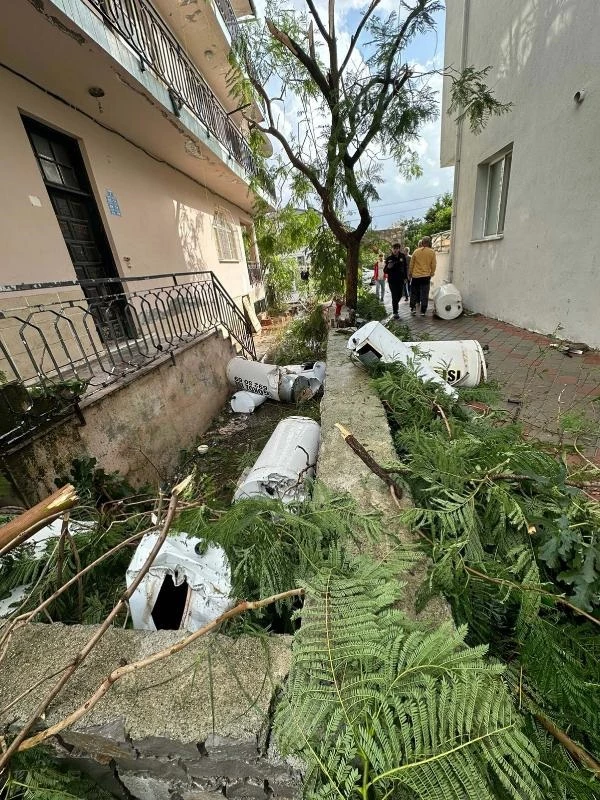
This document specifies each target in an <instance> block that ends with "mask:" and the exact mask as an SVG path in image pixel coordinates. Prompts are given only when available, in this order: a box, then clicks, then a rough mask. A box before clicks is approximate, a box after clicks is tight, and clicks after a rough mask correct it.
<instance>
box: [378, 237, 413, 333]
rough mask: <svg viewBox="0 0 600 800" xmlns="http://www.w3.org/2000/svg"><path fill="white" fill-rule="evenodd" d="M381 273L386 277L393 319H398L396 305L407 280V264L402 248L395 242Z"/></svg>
mask: <svg viewBox="0 0 600 800" xmlns="http://www.w3.org/2000/svg"><path fill="white" fill-rule="evenodd" d="M383 271H384V273H385V274H386V275H387V279H388V286H389V287H390V292H391V295H392V311H393V312H394V319H398V303H399V302H400V298H401V297H402V295H403V294H404V285H405V282H406V279H407V278H408V262H407V259H406V255H405V254H404V252H403V251H402V247H401V246H400V245H399V244H398V243H397V242H395V243H394V244H393V245H392V252H391V254H390V255H389V256H388V257H387V258H386V260H385V266H384V268H383Z"/></svg>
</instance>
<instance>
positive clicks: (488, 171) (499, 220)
mask: <svg viewBox="0 0 600 800" xmlns="http://www.w3.org/2000/svg"><path fill="white" fill-rule="evenodd" d="M512 161H513V144H512V142H511V144H510V145H507V146H506V147H504V148H503V149H502V150H501V151H499V152H498V153H496V154H495V155H494V156H492V157H491V158H489V159H487V160H486V161H482V162H481V163H480V164H479V165H478V176H477V186H476V191H475V210H474V216H473V235H472V238H471V241H472V242H486V241H494V240H496V239H502V238H503V237H504V230H505V228H506V209H507V206H508V193H509V190H510V178H511V172H512ZM496 164H501V165H502V166H501V175H500V187H499V192H498V202H497V205H496V206H495V211H494V212H493V213H494V215H495V226H494V229H493V231H490V232H489V233H488V232H487V230H488V222H489V221H490V208H489V206H490V189H491V179H492V168H493V167H494V166H495V165H496Z"/></svg>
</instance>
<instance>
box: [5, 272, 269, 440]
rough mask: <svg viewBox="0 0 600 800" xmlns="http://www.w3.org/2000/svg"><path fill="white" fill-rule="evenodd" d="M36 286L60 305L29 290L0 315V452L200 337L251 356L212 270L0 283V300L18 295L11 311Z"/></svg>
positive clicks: (242, 321) (242, 325)
mask: <svg viewBox="0 0 600 800" xmlns="http://www.w3.org/2000/svg"><path fill="white" fill-rule="evenodd" d="M167 281H168V285H166V284H167ZM123 284H131V289H130V290H128V291H125V290H124V288H123ZM40 289H43V290H45V292H46V293H48V292H57V291H58V292H60V299H59V298H58V295H56V297H57V299H56V301H55V302H54V301H53V302H40V304H39V305H34V304H33V303H35V295H31V294H30V295H29V296H27V301H26V302H27V305H25V307H21V308H13V309H11V310H0V371H1V372H2V373H3V374H2V375H0V450H2V449H6V448H7V447H9V446H10V445H13V444H15V443H16V442H18V441H19V440H20V439H22V438H24V437H27V436H30V435H31V434H32V433H34V432H35V431H36V430H37V429H39V428H40V427H42V426H44V425H46V424H47V423H48V422H49V421H52V420H54V419H56V418H58V417H60V416H61V415H64V414H70V413H73V411H76V412H77V411H78V403H79V401H80V400H81V398H82V397H83V396H84V395H85V396H90V395H93V394H95V393H97V392H99V391H101V390H102V389H104V388H105V387H107V386H110V385H111V384H114V383H117V382H118V381H121V380H123V378H125V377H126V376H128V375H131V374H132V373H135V372H139V371H140V370H141V369H143V368H144V367H146V366H147V365H149V364H152V363H153V362H155V361H157V360H159V359H162V358H164V357H165V355H167V356H168V355H169V354H170V355H171V357H174V356H173V354H174V353H175V352H176V351H177V350H178V349H179V348H180V347H182V346H184V345H186V344H188V343H192V342H193V341H194V340H197V339H198V338H199V337H200V336H201V335H202V334H205V333H207V332H210V331H214V330H222V331H224V332H226V333H227V334H228V335H229V336H230V337H231V339H232V341H233V342H234V343H237V344H238V345H239V347H240V349H241V351H242V352H243V354H244V355H245V356H247V357H251V358H255V357H256V351H255V349H254V341H253V338H252V331H251V328H250V326H249V324H248V322H247V321H246V318H245V317H244V315H243V313H242V312H241V311H240V310H239V308H238V306H237V305H236V304H235V303H234V301H233V300H232V298H231V297H230V296H229V294H228V293H227V292H226V291H225V289H224V288H223V286H222V284H221V283H220V281H219V280H218V278H217V277H216V276H215V275H214V274H213V273H212V272H197V273H175V274H170V275H158V276H149V277H143V278H130V279H125V278H120V279H105V280H96V281H91V280H90V281H61V282H57V283H43V284H21V285H19V286H11V287H0V298H2V299H3V300H5V299H6V297H7V296H8V297H11V296H12V295H11V293H13V292H15V291H18V292H19V294H20V296H19V297H16V296H15V297H14V301H15V302H14V305H15V306H17V305H18V303H19V302H25V301H24V299H23V293H26V292H28V291H32V290H40ZM70 295H75V296H73V297H71V296H70ZM46 296H47V295H46Z"/></svg>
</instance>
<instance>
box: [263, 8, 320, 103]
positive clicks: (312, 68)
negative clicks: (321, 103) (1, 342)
mask: <svg viewBox="0 0 600 800" xmlns="http://www.w3.org/2000/svg"><path fill="white" fill-rule="evenodd" d="M266 25H267V28H268V30H269V33H270V34H271V36H272V37H273V38H274V39H276V40H277V41H278V42H279V43H280V44H282V45H283V46H284V47H286V48H287V49H288V50H289V51H290V53H291V54H292V55H293V56H295V57H296V58H297V59H298V61H299V62H300V63H301V64H302V65H303V66H304V67H305V69H306V70H307V71H308V74H309V75H310V77H311V78H312V79H313V81H314V82H315V83H316V84H317V86H318V87H319V89H320V90H321V93H322V94H323V98H324V99H325V101H326V102H327V103H328V104H330V103H331V100H330V97H329V84H328V83H327V79H326V78H325V76H324V75H323V73H322V72H321V70H320V68H319V65H318V64H317V61H316V60H313V59H312V58H311V57H310V56H309V54H308V53H307V52H306V50H304V49H303V48H302V47H301V46H300V45H299V44H298V42H295V41H294V40H293V39H292V37H291V36H289V35H288V34H287V33H285V32H284V31H282V30H280V29H279V28H278V27H277V25H275V23H274V22H273V21H272V20H270V19H268V20H266ZM253 83H254V82H253Z"/></svg>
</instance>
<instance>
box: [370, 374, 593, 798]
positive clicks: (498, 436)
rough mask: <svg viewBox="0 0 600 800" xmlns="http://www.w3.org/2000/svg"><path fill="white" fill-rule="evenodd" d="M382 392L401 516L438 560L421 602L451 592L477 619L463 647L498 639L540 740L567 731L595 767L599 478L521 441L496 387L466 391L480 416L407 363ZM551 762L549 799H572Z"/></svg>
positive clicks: (385, 378) (458, 617) (461, 617)
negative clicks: (592, 486)
mask: <svg viewBox="0 0 600 800" xmlns="http://www.w3.org/2000/svg"><path fill="white" fill-rule="evenodd" d="M374 384H375V387H376V388H377V391H378V392H379V394H380V397H381V398H382V400H383V402H384V405H385V407H386V408H387V410H388V415H389V419H390V423H391V425H392V429H393V433H394V440H395V443H396V449H397V452H398V456H399V464H398V465H396V468H397V469H398V475H399V480H400V481H401V482H402V483H404V484H405V485H406V486H407V488H408V489H409V491H410V493H411V495H412V497H413V499H414V503H415V507H414V508H412V509H409V510H407V511H405V512H404V513H403V515H402V519H403V521H404V523H405V524H407V525H408V526H410V528H411V529H413V530H414V531H415V532H418V533H420V534H422V537H424V538H422V541H423V547H424V549H425V550H426V552H427V553H428V554H429V555H430V557H431V559H432V562H433V566H432V569H431V574H430V580H429V585H428V587H427V589H426V590H425V591H424V592H423V596H422V598H421V599H422V601H423V602H424V601H425V599H426V598H427V597H428V596H430V594H431V593H439V592H441V593H443V594H444V595H445V597H446V598H447V599H448V600H449V602H450V604H451V607H452V611H453V615H454V619H455V621H456V623H457V624H458V625H464V624H466V625H468V634H467V639H466V641H467V642H468V643H469V644H472V645H478V644H482V643H489V646H490V653H491V654H492V655H493V656H495V657H496V658H498V659H499V660H501V661H502V662H504V663H505V665H506V673H505V676H506V677H505V679H506V681H507V683H508V685H509V686H510V687H511V690H512V691H513V693H514V695H515V697H516V698H518V701H519V704H520V706H521V708H522V709H523V711H524V712H525V713H526V714H530V715H531V716H530V719H529V721H528V726H529V728H530V729H531V731H532V734H535V739H536V741H537V742H538V744H539V737H540V736H541V735H542V734H540V730H541V729H542V728H543V727H544V725H542V723H541V722H540V720H544V721H546V722H549V723H550V724H554V725H556V726H557V727H558V728H560V729H562V730H568V731H569V736H570V737H571V738H572V739H574V740H575V741H576V742H577V743H578V744H579V745H580V746H581V747H582V748H583V749H584V750H586V751H588V752H589V753H591V754H592V762H593V763H596V764H597V763H598V756H599V754H600V738H599V735H598V732H599V731H600V683H599V682H598V675H599V674H600V646H599V644H598V643H599V641H600V639H599V637H598V630H597V625H596V624H594V620H598V624H600V507H599V505H598V503H597V502H594V501H592V500H590V498H589V497H588V496H587V495H586V493H585V490H584V488H585V485H586V483H588V482H592V483H593V482H594V481H597V480H598V478H599V477H600V470H599V469H598V468H597V467H594V465H591V464H585V465H584V466H576V467H573V466H570V465H569V461H568V459H567V458H566V456H563V457H559V458H557V457H556V456H555V455H553V454H552V453H550V452H549V451H548V447H547V445H543V444H540V443H538V442H536V441H535V440H533V439H532V438H529V437H528V438H525V437H524V436H523V431H522V428H521V426H520V425H518V424H515V423H511V422H510V420H508V419H507V415H506V413H505V412H502V411H493V410H490V409H487V408H486V405H487V404H488V403H489V402H490V401H491V395H493V391H492V392H490V389H489V387H485V386H484V387H482V388H481V389H480V390H479V389H474V390H469V391H468V393H466V392H462V393H461V394H462V395H463V398H464V400H465V401H466V400H468V401H469V402H471V403H473V401H476V400H477V399H478V397H481V398H482V399H483V400H484V402H483V404H479V405H478V404H477V403H473V405H474V406H475V407H476V408H484V409H485V410H483V411H473V410H471V409H469V407H468V406H465V405H463V404H461V403H458V404H454V403H452V402H451V401H450V400H449V399H448V398H447V397H446V396H445V395H444V394H443V393H441V392H440V391H439V390H436V388H435V386H433V385H427V384H424V383H422V382H421V381H420V380H419V379H418V378H417V377H416V376H415V375H414V374H413V373H412V372H411V371H410V370H406V369H404V368H401V367H399V366H398V365H389V366H387V367H385V368H383V367H378V368H377V370H376V372H375V376H374ZM436 407H438V408H441V409H442V410H443V414H444V417H445V420H443V419H442V418H441V417H440V414H439V413H437V411H436ZM446 422H447V425H446V424H445V423H446ZM582 487H583V488H582ZM553 598H559V599H560V602H557V600H555V599H553ZM563 598H564V599H565V600H566V601H568V602H565V603H563V602H562V599H563ZM569 604H570V605H571V606H572V608H569V607H568V606H569ZM578 609H581V610H582V611H581V612H579V613H578ZM584 615H587V616H584ZM588 617H589V618H588ZM547 729H548V728H547V726H546V730H547ZM544 736H545V734H544ZM564 757H565V756H564V753H563V758H564ZM594 757H595V761H594ZM541 768H542V770H543V771H544V772H545V774H546V776H547V778H548V780H549V781H551V782H552V783H553V785H555V791H556V792H557V794H548V795H546V796H552V797H554V796H556V797H562V796H567V795H563V794H560V793H558V792H559V789H558V788H556V787H558V785H559V784H560V783H561V781H560V776H559V775H558V773H557V772H556V771H554V770H553V769H552V768H551V766H548V765H544V764H542V765H541ZM571 778H572V776H571V777H570V778H569V781H570V780H571ZM567 783H568V781H567ZM575 783H576V784H577V786H579V784H578V781H575ZM571 790H572V792H573V793H572V794H569V795H568V796H572V797H580V796H581V797H588V796H590V794H589V789H588V788H585V789H584V788H581V793H578V792H579V789H576V788H574V787H571ZM560 791H563V792H566V791H567V790H566V789H565V787H564V786H563V788H562V789H561V790H560ZM586 792H587V793H586Z"/></svg>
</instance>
